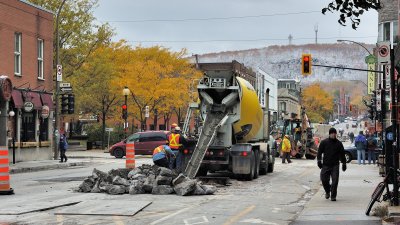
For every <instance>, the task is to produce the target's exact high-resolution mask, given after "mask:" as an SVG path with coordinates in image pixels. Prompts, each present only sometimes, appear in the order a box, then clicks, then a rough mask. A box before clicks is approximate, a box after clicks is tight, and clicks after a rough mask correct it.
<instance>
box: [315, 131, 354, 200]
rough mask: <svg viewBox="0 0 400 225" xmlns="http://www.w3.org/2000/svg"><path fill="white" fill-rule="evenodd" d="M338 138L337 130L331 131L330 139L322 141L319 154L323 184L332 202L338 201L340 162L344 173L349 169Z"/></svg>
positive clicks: (327, 196) (327, 197)
mask: <svg viewBox="0 0 400 225" xmlns="http://www.w3.org/2000/svg"><path fill="white" fill-rule="evenodd" d="M336 136H337V132H336V129H335V128H331V129H329V138H327V139H324V140H323V141H321V143H320V145H319V148H318V154H317V159H318V167H319V168H320V169H321V175H320V176H321V182H322V185H323V187H324V190H325V198H326V199H329V198H331V201H336V196H337V187H338V184H339V165H340V163H339V161H340V162H342V170H343V172H344V171H346V169H347V166H346V157H345V153H344V147H343V144H342V142H341V141H339V140H338V139H337V138H336ZM331 179H332V182H331Z"/></svg>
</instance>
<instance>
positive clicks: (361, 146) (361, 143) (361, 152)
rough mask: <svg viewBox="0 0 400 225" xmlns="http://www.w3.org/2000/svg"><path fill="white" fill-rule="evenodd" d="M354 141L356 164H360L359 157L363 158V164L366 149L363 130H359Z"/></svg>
mask: <svg viewBox="0 0 400 225" xmlns="http://www.w3.org/2000/svg"><path fill="white" fill-rule="evenodd" d="M354 143H355V145H356V148H357V161H358V165H361V159H362V160H363V164H364V165H365V150H367V139H366V138H365V136H364V133H363V131H360V133H359V134H358V136H357V137H356V139H355V140H354Z"/></svg>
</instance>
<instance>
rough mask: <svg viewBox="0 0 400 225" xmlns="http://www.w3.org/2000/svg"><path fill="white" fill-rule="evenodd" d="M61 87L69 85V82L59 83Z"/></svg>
mask: <svg viewBox="0 0 400 225" xmlns="http://www.w3.org/2000/svg"><path fill="white" fill-rule="evenodd" d="M60 87H61V88H65V87H71V83H60Z"/></svg>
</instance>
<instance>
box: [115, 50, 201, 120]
mask: <svg viewBox="0 0 400 225" xmlns="http://www.w3.org/2000/svg"><path fill="white" fill-rule="evenodd" d="M185 55H186V51H185V50H182V51H180V52H171V51H169V50H168V49H166V48H163V47H160V46H155V47H150V48H143V47H135V48H133V49H131V48H129V47H128V48H126V49H124V51H123V53H122V54H120V55H118V56H116V57H117V59H116V60H117V61H119V62H120V63H118V67H117V71H118V72H117V74H116V76H115V79H113V85H114V87H115V89H116V90H117V91H118V93H119V92H120V90H122V88H123V87H125V86H126V87H128V88H129V90H130V91H131V97H130V98H129V100H130V104H128V105H132V106H134V107H130V108H129V109H130V111H131V112H132V110H131V109H133V115H134V117H135V118H136V119H138V120H139V121H140V122H141V124H142V127H143V125H145V124H146V120H147V118H146V117H145V107H146V106H148V107H149V109H150V112H151V113H153V112H154V111H155V110H156V109H157V111H158V115H168V114H169V115H170V114H171V112H172V111H173V110H175V109H178V108H182V107H186V106H187V105H188V103H189V85H190V83H191V82H192V80H193V79H195V78H197V77H199V76H201V73H200V72H198V71H197V70H196V69H195V68H194V67H193V66H192V65H191V64H190V63H189V62H188V60H187V59H185V58H184V56H185Z"/></svg>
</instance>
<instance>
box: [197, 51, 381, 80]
mask: <svg viewBox="0 0 400 225" xmlns="http://www.w3.org/2000/svg"><path fill="white" fill-rule="evenodd" d="M365 46H366V47H367V48H368V49H370V51H371V52H372V48H373V45H365ZM302 53H311V54H312V60H313V63H314V64H321V65H330V66H339V67H353V68H359V69H366V68H367V66H366V64H365V60H364V58H365V57H366V56H367V55H368V53H367V51H366V50H365V49H363V48H362V47H360V46H358V45H355V44H308V45H287V46H269V47H266V48H261V49H249V50H243V51H231V52H220V53H209V54H204V55H199V62H200V63H202V62H230V61H232V60H237V61H238V62H241V63H244V64H245V65H246V66H250V67H252V68H253V69H256V68H261V69H262V70H264V71H265V72H267V73H268V74H270V75H272V76H273V77H275V78H296V77H298V78H301V80H302V82H303V83H310V82H314V81H321V82H330V81H335V80H363V81H364V82H366V80H367V72H362V71H361V72H360V71H354V70H342V69H332V68H322V67H313V74H312V75H311V76H309V77H307V78H302V76H301V74H300V58H301V54H302Z"/></svg>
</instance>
